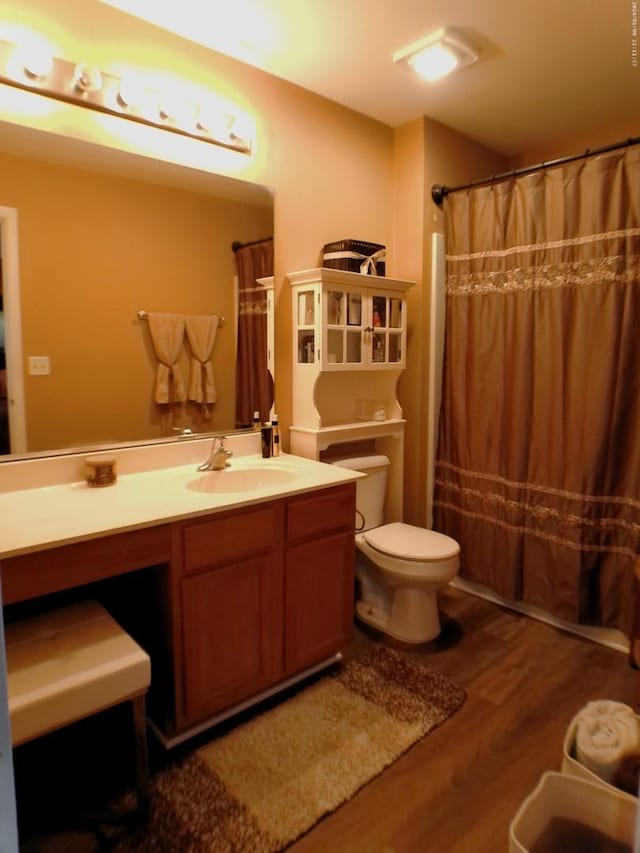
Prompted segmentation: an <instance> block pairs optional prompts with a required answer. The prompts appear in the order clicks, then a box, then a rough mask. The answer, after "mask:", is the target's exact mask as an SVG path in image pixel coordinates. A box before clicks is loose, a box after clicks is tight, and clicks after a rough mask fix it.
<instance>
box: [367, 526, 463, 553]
mask: <svg viewBox="0 0 640 853" xmlns="http://www.w3.org/2000/svg"><path fill="white" fill-rule="evenodd" d="M363 535H364V539H365V541H366V542H367V543H368V544H369V545H371V547H372V548H375V549H376V550H378V551H382V553H383V554H389V556H391V557H400V558H401V559H403V560H420V561H423V562H424V561H426V560H447V559H449V558H450V557H455V556H457V555H458V554H459V553H460V546H459V545H458V543H457V542H456V541H455V539H452V538H451V537H450V536H445V535H444V533H436V531H435V530H426V529H425V528H423V527H414V525H412V524H403V523H402V522H394V523H393V524H383V525H382V527H375V528H373V529H372V530H367V531H366V532H365V533H364V534H363Z"/></svg>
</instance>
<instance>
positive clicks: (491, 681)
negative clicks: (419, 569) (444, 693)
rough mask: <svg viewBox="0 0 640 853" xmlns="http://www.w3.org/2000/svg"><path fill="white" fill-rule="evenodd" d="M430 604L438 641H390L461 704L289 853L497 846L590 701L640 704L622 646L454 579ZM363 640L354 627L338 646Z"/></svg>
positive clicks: (472, 852)
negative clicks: (436, 608) (436, 603)
mask: <svg viewBox="0 0 640 853" xmlns="http://www.w3.org/2000/svg"><path fill="white" fill-rule="evenodd" d="M440 612H441V620H442V628H443V630H442V634H441V636H440V637H439V638H438V639H437V640H436V641H434V642H433V643H430V644H427V645H425V646H423V647H421V648H420V649H414V650H408V649H407V647H402V646H401V645H400V644H395V647H396V648H399V649H400V650H402V651H403V653H405V654H407V655H408V656H409V657H412V658H414V659H417V660H420V662H421V663H424V665H425V666H428V667H429V668H431V669H433V670H436V671H438V672H441V673H443V674H445V675H448V676H449V677H450V678H452V679H453V680H454V681H456V682H457V684H458V685H460V686H461V687H463V688H464V689H465V690H466V691H467V701H466V702H465V704H464V706H463V707H462V709H461V710H460V711H458V713H457V714H455V716H453V717H452V718H451V719H449V720H448V721H447V722H446V723H444V725H442V726H441V727H440V728H439V729H437V730H436V731H434V732H432V733H431V734H429V735H428V736H427V737H426V738H424V739H423V740H422V741H420V742H419V743H417V744H416V745H415V746H414V747H413V748H412V749H411V750H409V752H408V753H406V754H405V755H404V756H403V757H402V758H400V759H399V760H398V761H397V762H396V763H395V764H393V765H392V766H391V767H389V768H388V769H387V770H386V771H385V772H384V773H383V774H382V775H381V776H379V777H378V778H377V779H374V780H373V781H372V782H370V783H369V784H368V785H367V786H366V787H365V788H363V789H362V790H361V791H359V792H358V793H357V794H356V796H355V797H353V799H352V800H350V801H349V802H348V803H346V804H345V805H344V806H342V807H341V808H340V809H339V810H338V811H336V812H335V813H334V814H332V815H330V816H328V817H327V818H325V819H324V820H323V821H321V822H320V823H319V824H317V825H316V826H315V827H314V828H313V829H312V830H311V831H310V832H309V833H308V834H307V835H306V836H305V837H303V838H302V839H300V840H299V841H298V842H297V843H296V844H294V845H293V846H292V847H291V848H290V851H291V853H320V851H322V853H326V851H332V853H343V851H344V853H443V852H444V851H446V853H506V851H507V850H508V846H509V840H508V839H509V823H510V821H511V819H512V817H513V816H514V814H515V812H516V811H517V809H518V807H519V805H520V803H521V801H522V800H523V799H524V797H526V796H527V794H528V793H529V792H530V791H531V790H532V789H533V788H534V787H535V785H536V784H537V782H538V779H539V777H540V774H541V773H543V772H544V771H545V770H559V769H560V761H561V756H562V741H563V738H564V735H565V732H566V728H567V726H568V724H569V722H570V721H571V719H572V717H573V716H574V714H575V713H576V712H577V711H578V710H580V708H581V707H582V706H583V705H585V704H586V703H587V702H588V701H590V700H592V699H614V700H617V701H621V702H625V703H627V704H629V705H631V706H632V707H634V708H637V707H638V704H639V702H640V672H639V671H637V670H634V669H632V668H630V667H629V665H628V662H627V657H626V655H624V654H622V653H621V652H618V651H615V650H612V649H608V648H605V647H603V646H600V645H596V644H594V643H592V642H591V641H589V640H585V639H581V638H579V637H575V636H573V635H571V634H567V633H565V632H561V631H559V630H557V629H555V628H552V627H551V626H549V625H546V624H544V623H541V622H537V621H535V620H532V619H530V618H528V617H526V616H521V615H519V614H515V613H512V612H510V611H507V610H504V609H502V608H500V607H498V606H496V605H494V604H491V603H490V602H487V601H483V600H482V599H479V598H476V597H474V596H470V595H468V594H466V593H463V592H460V591H458V590H454V589H452V588H451V589H449V590H448V591H446V592H445V593H444V594H442V595H441V596H440ZM372 638H373V639H376V640H379V639H380V638H379V637H373V635H366V634H365V633H364V632H363V631H361V630H358V634H357V637H356V639H355V641H354V643H353V644H352V647H351V648H349V649H348V650H347V653H348V654H353V653H355V652H356V651H357V649H359V648H362V647H363V646H364V645H366V644H367V643H369V642H371V640H372ZM387 642H389V641H387ZM389 644H391V643H389Z"/></svg>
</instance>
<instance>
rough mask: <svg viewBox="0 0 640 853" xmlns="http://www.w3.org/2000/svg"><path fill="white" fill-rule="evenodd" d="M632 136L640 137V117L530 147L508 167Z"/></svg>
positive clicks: (571, 154)
mask: <svg viewBox="0 0 640 853" xmlns="http://www.w3.org/2000/svg"><path fill="white" fill-rule="evenodd" d="M632 137H640V119H637V120H636V121H634V122H624V123H623V124H614V125H608V126H606V127H602V128H600V130H597V131H590V132H589V133H588V134H584V133H583V134H579V135H576V136H570V137H567V138H565V139H557V140H556V141H555V142H552V143H550V144H549V145H545V146H544V147H542V148H531V149H529V150H527V151H525V152H523V153H522V154H520V155H518V156H517V157H512V158H511V161H510V163H509V168H510V169H515V168H522V167H526V166H532V165H537V164H538V163H543V162H545V161H548V160H554V159H556V158H557V157H572V156H573V155H574V154H582V153H583V152H584V151H586V150H587V149H590V150H593V149H594V148H600V147H602V146H605V145H612V144H614V143H616V142H622V141H624V140H626V139H630V138H632Z"/></svg>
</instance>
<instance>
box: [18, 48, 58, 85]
mask: <svg viewBox="0 0 640 853" xmlns="http://www.w3.org/2000/svg"><path fill="white" fill-rule="evenodd" d="M20 59H21V61H22V65H23V67H24V70H25V73H26V75H27V76H28V77H31V78H32V79H34V80H39V79H42V78H43V77H47V76H48V75H49V74H50V73H51V69H52V68H53V56H51V54H50V53H47V52H46V51H45V50H42V49H41V48H37V47H30V48H23V50H22V51H21V54H20Z"/></svg>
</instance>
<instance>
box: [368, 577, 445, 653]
mask: <svg viewBox="0 0 640 853" xmlns="http://www.w3.org/2000/svg"><path fill="white" fill-rule="evenodd" d="M356 616H357V618H358V619H360V621H361V622H364V623H365V624H367V625H371V626H372V627H373V628H377V629H378V630H379V631H382V633H383V634H387V635H388V636H389V637H393V639H394V640H400V641H402V642H403V643H414V644H416V643H428V642H430V641H431V640H435V639H436V637H438V636H439V634H440V617H439V615H438V603H437V599H436V593H435V591H433V592H431V591H425V590H417V589H404V588H396V589H395V591H394V594H393V598H392V600H391V602H390V605H389V609H388V611H387V612H386V613H384V612H381V611H380V609H379V608H377V607H376V606H375V605H373V604H370V603H369V602H367V601H366V600H364V599H362V600H360V601H358V602H357V603H356Z"/></svg>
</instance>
